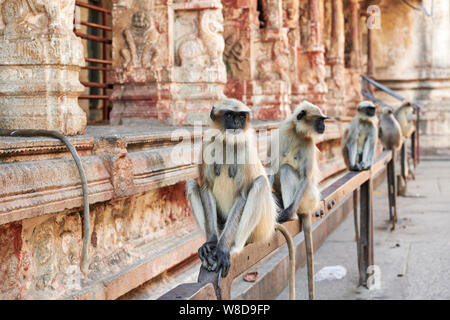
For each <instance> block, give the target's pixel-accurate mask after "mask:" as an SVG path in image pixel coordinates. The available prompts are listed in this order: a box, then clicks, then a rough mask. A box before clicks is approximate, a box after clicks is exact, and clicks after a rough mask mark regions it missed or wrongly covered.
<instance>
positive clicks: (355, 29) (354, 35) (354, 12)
mask: <svg viewBox="0 0 450 320" xmlns="http://www.w3.org/2000/svg"><path fill="white" fill-rule="evenodd" d="M349 6H350V17H349V18H350V32H351V54H350V68H352V69H360V68H361V28H360V24H361V19H360V12H359V10H360V5H359V0H350V1H349Z"/></svg>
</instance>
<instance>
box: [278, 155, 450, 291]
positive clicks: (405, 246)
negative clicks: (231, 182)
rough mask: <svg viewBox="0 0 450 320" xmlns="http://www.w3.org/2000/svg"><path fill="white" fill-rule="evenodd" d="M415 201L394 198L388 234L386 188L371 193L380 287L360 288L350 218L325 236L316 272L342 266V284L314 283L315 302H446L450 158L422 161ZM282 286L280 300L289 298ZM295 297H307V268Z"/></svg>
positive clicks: (448, 286) (449, 283)
mask: <svg viewBox="0 0 450 320" xmlns="http://www.w3.org/2000/svg"><path fill="white" fill-rule="evenodd" d="M408 193H409V194H410V195H411V196H415V197H401V198H398V217H399V222H398V225H397V229H396V230H395V231H390V224H389V223H388V221H387V219H388V216H389V213H388V200H387V195H386V184H382V185H381V186H380V187H379V188H378V189H377V190H376V191H375V192H374V228H375V230H374V246H375V248H374V249H375V253H374V259H375V264H376V266H378V267H379V271H380V272H379V275H380V278H379V280H380V282H379V283H380V286H379V288H378V289H376V288H375V289H372V290H368V289H366V288H363V287H358V269H357V264H356V245H355V242H354V241H353V238H354V229H353V215H352V214H350V215H349V216H348V218H347V219H346V220H345V221H344V222H343V223H342V224H341V225H340V226H339V227H338V228H337V229H336V230H335V231H334V233H333V234H331V235H330V237H328V238H327V239H326V240H325V242H324V244H323V245H322V247H321V248H320V249H319V250H318V251H317V252H316V254H315V272H316V274H317V272H319V271H320V270H321V269H322V268H323V267H326V266H336V265H341V266H344V267H345V268H346V270H347V273H346V276H345V277H344V278H342V279H340V280H323V281H320V282H316V299H450V159H449V158H428V159H422V162H421V164H420V165H419V167H418V168H417V170H416V180H415V181H410V182H409V184H408ZM288 297H289V290H288V287H286V288H285V289H284V290H283V292H282V293H281V294H280V295H279V296H278V299H288ZM296 297H297V299H306V298H307V281H306V268H302V269H300V270H298V271H297V275H296Z"/></svg>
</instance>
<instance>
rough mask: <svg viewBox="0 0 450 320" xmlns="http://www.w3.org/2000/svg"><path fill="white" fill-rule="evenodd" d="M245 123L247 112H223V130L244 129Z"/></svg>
mask: <svg viewBox="0 0 450 320" xmlns="http://www.w3.org/2000/svg"><path fill="white" fill-rule="evenodd" d="M246 123H247V112H235V111H225V112H224V114H223V127H224V128H225V129H233V130H237V129H244V128H245V124H246Z"/></svg>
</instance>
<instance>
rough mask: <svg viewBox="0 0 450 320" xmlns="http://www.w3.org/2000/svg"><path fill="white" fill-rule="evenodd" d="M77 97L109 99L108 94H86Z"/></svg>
mask: <svg viewBox="0 0 450 320" xmlns="http://www.w3.org/2000/svg"><path fill="white" fill-rule="evenodd" d="M78 99H109V96H102V95H90V94H86V95H82V96H79V97H78Z"/></svg>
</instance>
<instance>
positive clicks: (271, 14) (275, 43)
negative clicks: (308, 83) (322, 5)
mask: <svg viewBox="0 0 450 320" xmlns="http://www.w3.org/2000/svg"><path fill="white" fill-rule="evenodd" d="M283 2H284V1H281V0H262V1H259V4H260V6H259V7H258V1H256V0H228V1H223V4H224V16H225V39H226V40H225V54H224V61H225V64H226V65H227V71H228V81H227V86H226V95H227V96H230V97H234V98H236V99H239V100H242V101H243V102H244V103H246V104H247V105H248V106H249V107H251V108H252V111H253V117H254V119H260V120H267V119H284V118H285V117H286V116H287V115H288V114H290V112H291V111H290V107H289V104H290V103H289V96H290V85H291V84H290V83H291V79H290V76H291V75H290V73H291V64H290V61H291V56H290V54H291V53H290V50H291V48H290V45H289V39H288V30H289V29H288V28H286V27H284V26H283V15H284V11H283V9H284V8H286V6H285V5H286V4H285V3H283ZM290 2H292V1H287V4H288V5H289V4H290ZM283 5H284V7H283ZM258 9H259V10H260V12H258ZM289 15H291V13H289Z"/></svg>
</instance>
